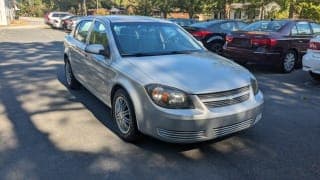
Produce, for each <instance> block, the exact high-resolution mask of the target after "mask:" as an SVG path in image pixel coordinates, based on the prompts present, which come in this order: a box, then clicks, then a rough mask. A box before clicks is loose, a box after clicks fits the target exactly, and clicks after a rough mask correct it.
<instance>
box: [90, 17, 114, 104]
mask: <svg viewBox="0 0 320 180" xmlns="http://www.w3.org/2000/svg"><path fill="white" fill-rule="evenodd" d="M88 44H89V45H90V44H100V45H103V47H104V48H105V49H109V38H108V35H107V25H106V24H105V23H103V22H101V21H99V20H95V22H94V24H93V28H92V30H91V32H90V37H89V42H88ZM110 57H111V56H109V57H106V56H105V55H100V54H91V53H88V58H87V61H86V63H87V66H88V71H89V72H88V73H90V83H89V85H90V89H91V92H93V93H94V94H95V95H96V96H97V97H98V98H99V99H101V100H102V101H104V102H107V100H108V97H107V95H108V87H109V86H110V83H111V79H112V78H111V77H112V74H114V73H113V71H112V70H111V68H110V63H111V58H110Z"/></svg>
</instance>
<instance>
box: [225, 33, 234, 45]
mask: <svg viewBox="0 0 320 180" xmlns="http://www.w3.org/2000/svg"><path fill="white" fill-rule="evenodd" d="M232 40H233V36H231V35H227V36H226V41H227V42H228V43H230V42H232Z"/></svg>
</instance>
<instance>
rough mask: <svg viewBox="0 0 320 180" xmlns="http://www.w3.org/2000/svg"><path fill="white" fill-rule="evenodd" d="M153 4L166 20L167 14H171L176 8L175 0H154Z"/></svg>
mask: <svg viewBox="0 0 320 180" xmlns="http://www.w3.org/2000/svg"><path fill="white" fill-rule="evenodd" d="M154 4H155V6H156V7H157V8H159V10H160V12H161V13H162V15H163V17H164V18H167V16H168V13H170V12H172V11H173V10H174V9H175V7H176V1H175V0H156V1H155V3H154Z"/></svg>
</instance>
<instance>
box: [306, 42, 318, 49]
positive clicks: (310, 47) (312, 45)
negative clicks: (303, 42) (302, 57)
mask: <svg viewBox="0 0 320 180" xmlns="http://www.w3.org/2000/svg"><path fill="white" fill-rule="evenodd" d="M309 49H312V50H320V42H310V43H309Z"/></svg>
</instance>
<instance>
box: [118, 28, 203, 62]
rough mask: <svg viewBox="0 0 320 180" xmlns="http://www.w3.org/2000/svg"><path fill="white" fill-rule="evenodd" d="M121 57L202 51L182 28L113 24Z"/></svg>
mask: <svg viewBox="0 0 320 180" xmlns="http://www.w3.org/2000/svg"><path fill="white" fill-rule="evenodd" d="M112 30H113V34H114V37H115V39H116V41H117V46H118V49H119V51H120V53H121V55H124V56H126V55H128V56H130V55H134V54H139V55H141V56H143V55H161V54H171V53H177V52H181V53H182V52H186V51H188V52H190V51H199V50H202V47H201V46H200V45H199V44H198V43H197V42H196V41H195V40H194V39H193V38H192V37H191V36H190V35H189V34H187V33H185V31H184V30H182V28H180V27H179V26H178V25H175V24H169V23H168V24H167V23H113V26H112Z"/></svg>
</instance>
